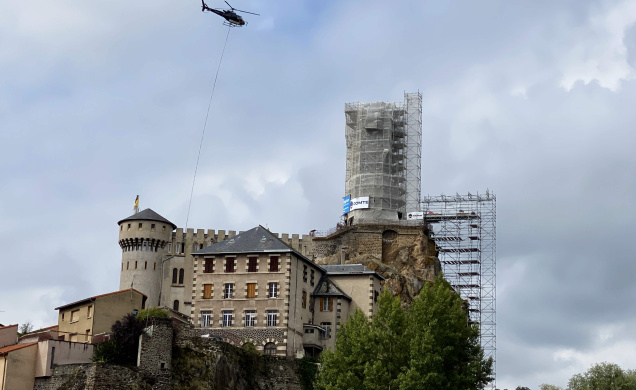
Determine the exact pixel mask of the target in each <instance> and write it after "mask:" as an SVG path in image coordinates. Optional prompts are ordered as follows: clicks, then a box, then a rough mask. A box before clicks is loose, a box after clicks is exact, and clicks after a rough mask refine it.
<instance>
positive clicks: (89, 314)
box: [86, 305, 93, 318]
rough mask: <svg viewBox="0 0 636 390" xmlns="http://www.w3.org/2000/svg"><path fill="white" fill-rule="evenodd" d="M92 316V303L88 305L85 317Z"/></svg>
mask: <svg viewBox="0 0 636 390" xmlns="http://www.w3.org/2000/svg"><path fill="white" fill-rule="evenodd" d="M92 316H93V305H91V306H89V307H88V310H87V313H86V318H91V317H92Z"/></svg>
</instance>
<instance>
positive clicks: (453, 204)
mask: <svg viewBox="0 0 636 390" xmlns="http://www.w3.org/2000/svg"><path fill="white" fill-rule="evenodd" d="M422 212H423V213H424V223H425V224H426V225H427V226H428V227H429V231H430V232H431V234H430V237H431V239H432V240H433V242H435V245H436V246H437V249H438V253H439V260H440V262H441V264H442V270H443V272H444V277H445V278H446V280H448V282H449V283H450V284H451V286H453V288H454V289H455V291H457V292H458V293H459V294H460V296H461V297H462V298H463V299H464V300H466V301H467V304H468V317H469V321H470V322H471V323H475V324H478V325H479V332H480V343H481V346H482V348H483V349H484V354H485V356H486V357H492V358H493V362H494V364H493V376H494V375H495V374H496V368H497V367H496V353H497V348H496V347H497V343H496V310H495V308H496V285H495V283H496V246H497V245H496V197H495V195H494V194H491V193H489V192H488V191H486V194H485V195H483V194H482V195H480V194H477V195H473V194H470V193H468V194H467V195H459V194H457V195H454V196H447V195H440V196H423V197H422ZM487 388H489V389H495V388H496V383H495V381H494V380H493V381H492V382H491V383H489V384H488V385H487Z"/></svg>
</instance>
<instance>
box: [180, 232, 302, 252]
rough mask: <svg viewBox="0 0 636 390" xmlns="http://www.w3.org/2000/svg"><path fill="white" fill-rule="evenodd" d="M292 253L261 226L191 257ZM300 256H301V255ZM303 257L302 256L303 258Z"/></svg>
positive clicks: (204, 249) (206, 248) (201, 250)
mask: <svg viewBox="0 0 636 390" xmlns="http://www.w3.org/2000/svg"><path fill="white" fill-rule="evenodd" d="M257 252H294V253H297V252H296V251H294V250H293V249H292V248H290V247H289V246H287V245H286V244H285V243H284V242H282V241H281V240H280V239H278V237H276V236H275V235H274V234H272V233H271V232H270V231H269V230H267V229H266V228H264V227H262V226H260V225H259V226H257V227H255V228H253V229H250V230H248V231H246V232H243V233H240V234H237V235H236V236H234V237H232V238H229V239H227V240H223V241H221V242H217V243H216V244H212V245H210V246H208V247H205V248H203V249H200V250H198V251H196V252H193V253H192V254H193V255H205V254H221V253H257ZM301 256H302V255H301ZM303 257H304V256H303Z"/></svg>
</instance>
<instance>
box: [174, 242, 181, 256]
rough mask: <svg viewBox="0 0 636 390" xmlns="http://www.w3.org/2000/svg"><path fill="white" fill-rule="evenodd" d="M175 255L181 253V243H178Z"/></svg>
mask: <svg viewBox="0 0 636 390" xmlns="http://www.w3.org/2000/svg"><path fill="white" fill-rule="evenodd" d="M175 253H181V243H180V242H177V250H176V251H175Z"/></svg>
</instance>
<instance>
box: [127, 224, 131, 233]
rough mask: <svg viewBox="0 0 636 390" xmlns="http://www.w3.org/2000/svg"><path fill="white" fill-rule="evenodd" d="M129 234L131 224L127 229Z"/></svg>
mask: <svg viewBox="0 0 636 390" xmlns="http://www.w3.org/2000/svg"><path fill="white" fill-rule="evenodd" d="M126 231H127V232H129V231H130V224H128V228H127V229H126Z"/></svg>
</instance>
